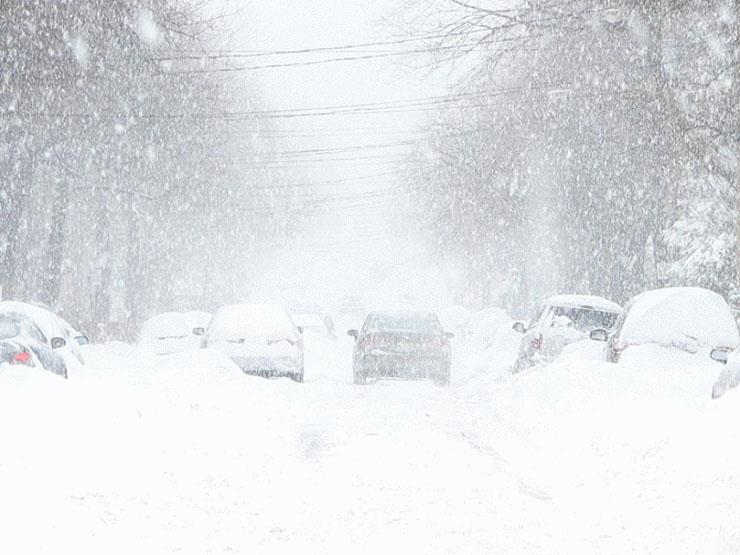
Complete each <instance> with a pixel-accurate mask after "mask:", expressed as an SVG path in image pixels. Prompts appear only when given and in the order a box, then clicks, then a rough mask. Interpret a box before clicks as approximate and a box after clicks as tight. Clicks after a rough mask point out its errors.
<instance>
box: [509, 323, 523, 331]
mask: <svg viewBox="0 0 740 555" xmlns="http://www.w3.org/2000/svg"><path fill="white" fill-rule="evenodd" d="M511 329H513V330H514V331H515V332H517V333H527V328H526V326H525V325H524V322H514V325H513V326H511Z"/></svg>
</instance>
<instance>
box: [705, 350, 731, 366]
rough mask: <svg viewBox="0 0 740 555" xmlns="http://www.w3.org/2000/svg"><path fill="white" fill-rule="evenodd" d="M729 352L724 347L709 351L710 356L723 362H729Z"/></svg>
mask: <svg viewBox="0 0 740 555" xmlns="http://www.w3.org/2000/svg"><path fill="white" fill-rule="evenodd" d="M729 354H730V353H728V352H727V351H726V350H724V349H712V352H711V353H709V358H711V359H712V360H714V361H716V362H719V363H721V364H727V360H728V358H729Z"/></svg>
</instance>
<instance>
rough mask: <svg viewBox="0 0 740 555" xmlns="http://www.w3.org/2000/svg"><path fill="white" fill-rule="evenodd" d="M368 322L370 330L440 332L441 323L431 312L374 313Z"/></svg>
mask: <svg viewBox="0 0 740 555" xmlns="http://www.w3.org/2000/svg"><path fill="white" fill-rule="evenodd" d="M368 324H369V325H368V329H369V330H370V331H410V332H415V333H441V332H442V325H441V324H440V323H439V319H438V318H437V317H436V316H435V315H433V314H420V315H417V314H374V315H372V316H371V317H370V321H369V322H368Z"/></svg>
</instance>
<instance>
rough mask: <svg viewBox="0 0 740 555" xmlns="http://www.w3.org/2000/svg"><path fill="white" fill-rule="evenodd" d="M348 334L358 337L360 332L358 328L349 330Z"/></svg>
mask: <svg viewBox="0 0 740 555" xmlns="http://www.w3.org/2000/svg"><path fill="white" fill-rule="evenodd" d="M347 335H349V336H350V337H354V338H355V339H357V336H358V335H360V332H358V331H357V330H347Z"/></svg>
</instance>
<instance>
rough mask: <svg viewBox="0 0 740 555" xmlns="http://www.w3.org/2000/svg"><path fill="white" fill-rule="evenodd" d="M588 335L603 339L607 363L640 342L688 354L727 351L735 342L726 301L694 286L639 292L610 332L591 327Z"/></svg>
mask: <svg viewBox="0 0 740 555" xmlns="http://www.w3.org/2000/svg"><path fill="white" fill-rule="evenodd" d="M591 338H592V339H594V340H596V341H603V342H605V343H606V345H605V348H604V359H605V360H606V361H607V362H619V360H620V358H621V356H622V354H623V353H624V352H625V350H627V349H630V348H632V347H636V346H640V345H660V346H662V347H668V348H675V349H678V350H680V351H685V352H688V353H692V354H694V353H697V352H699V351H700V350H702V349H706V350H707V352H709V351H711V350H723V351H725V352H731V351H733V350H735V349H736V348H737V347H738V345H740V332H739V331H738V325H737V322H736V321H735V318H734V316H733V314H732V310H731V309H730V307H729V306H728V304H727V302H725V300H724V298H722V296H721V295H719V294H717V293H715V292H713V291H709V290H707V289H702V288H699V287H669V288H665V289H656V290H653V291H647V292H645V293H641V294H640V295H637V296H636V297H634V298H633V299H632V300H631V301H629V303H627V305H626V306H625V310H624V312H623V314H622V315H621V316H620V317H619V319H618V321H617V323H616V326H615V327H614V329H613V330H608V329H596V330H594V331H593V332H592V333H591Z"/></svg>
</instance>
